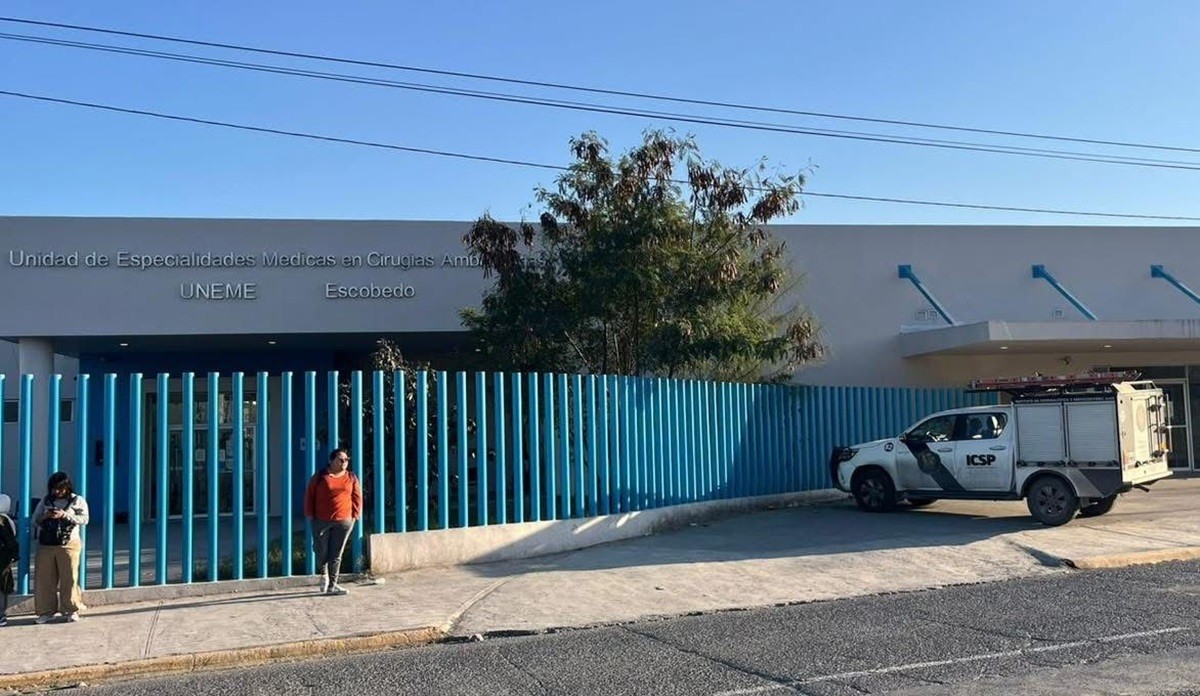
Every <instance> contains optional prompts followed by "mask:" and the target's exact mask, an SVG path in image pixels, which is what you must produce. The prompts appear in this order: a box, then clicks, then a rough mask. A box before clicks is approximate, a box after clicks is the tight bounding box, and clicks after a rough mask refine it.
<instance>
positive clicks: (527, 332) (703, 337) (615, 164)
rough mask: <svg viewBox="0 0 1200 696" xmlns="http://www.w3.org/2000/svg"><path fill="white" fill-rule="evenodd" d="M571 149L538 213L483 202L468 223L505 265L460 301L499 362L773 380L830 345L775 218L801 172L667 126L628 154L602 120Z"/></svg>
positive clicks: (491, 269) (490, 256) (477, 240)
mask: <svg viewBox="0 0 1200 696" xmlns="http://www.w3.org/2000/svg"><path fill="white" fill-rule="evenodd" d="M571 152H572V154H573V156H574V159H575V161H574V163H573V164H572V165H571V166H570V167H569V168H568V169H567V170H566V171H565V172H564V173H563V174H562V175H561V176H560V177H559V178H558V180H557V185H556V186H555V187H554V188H552V189H545V188H540V189H538V190H537V192H536V198H537V201H538V203H539V204H541V206H542V207H543V209H544V211H543V212H542V213H541V215H540V218H539V220H538V222H537V223H536V224H534V223H529V222H525V223H522V224H521V225H519V226H516V227H513V226H509V225H506V224H503V223H501V222H498V221H496V220H493V219H492V218H490V217H488V216H484V217H482V218H480V219H479V220H477V221H476V222H475V224H474V225H473V226H472V227H471V229H470V230H469V231H468V233H467V234H466V235H465V236H464V239H463V241H464V243H465V244H466V246H467V247H468V248H469V249H470V250H471V251H472V252H473V253H476V254H479V255H480V257H481V258H482V264H483V268H484V272H485V274H487V275H488V276H489V277H495V285H494V286H493V287H492V288H491V289H490V290H489V291H488V292H487V293H486V294H485V296H484V298H483V302H482V304H481V306H480V308H478V309H474V308H473V309H467V310H463V313H462V316H463V319H464V322H465V323H466V325H467V326H468V328H470V329H471V331H472V333H473V335H474V336H475V338H476V339H477V342H478V345H479V348H480V351H481V357H482V358H483V359H484V360H485V362H486V363H487V364H488V365H489V366H490V367H494V368H501V369H512V370H541V371H564V372H568V371H571V372H573V371H582V372H594V373H609V374H625V375H661V376H667V377H702V378H713V379H736V380H756V379H767V380H771V379H781V378H786V377H788V376H790V375H791V374H792V373H793V372H794V371H795V370H796V369H797V368H798V367H799V366H801V365H803V364H805V363H808V362H811V361H814V360H817V359H819V358H820V357H821V356H822V354H823V348H822V345H821V343H820V340H819V335H818V334H819V331H818V326H817V324H816V321H815V320H814V318H813V317H812V316H811V315H810V314H809V313H808V312H807V311H806V310H805V308H804V307H803V306H802V305H800V304H799V303H798V302H797V301H795V296H794V290H795V288H796V286H797V284H798V281H799V279H798V278H796V277H793V276H792V274H791V271H790V264H789V263H788V260H787V259H786V258H785V256H784V254H785V248H784V244H783V243H782V242H778V241H775V240H773V239H772V238H771V236H770V233H769V231H768V228H767V225H768V223H770V222H771V221H772V220H775V219H778V218H780V217H783V216H786V215H789V214H791V213H794V212H795V211H796V210H798V209H799V206H800V202H799V198H798V196H799V193H800V188H801V186H802V185H803V183H804V180H803V177H802V175H800V174H795V175H770V174H767V172H766V166H765V164H763V163H760V164H759V165H758V167H756V168H754V169H733V168H726V167H722V166H721V165H719V164H717V163H716V162H711V161H706V160H704V159H703V158H702V157H701V156H700V153H699V150H698V148H697V146H696V144H695V142H694V140H693V139H692V138H690V137H686V138H685V137H676V136H673V135H671V134H667V133H664V132H661V131H650V132H647V133H646V134H645V137H644V140H643V142H642V143H641V144H640V145H639V146H637V147H635V148H633V149H632V150H630V151H629V152H626V153H625V154H623V155H621V156H620V157H617V158H614V157H612V156H611V155H610V154H609V149H608V144H607V143H606V141H604V140H603V139H601V138H600V137H599V136H597V135H596V134H594V133H588V134H584V135H582V136H580V137H578V138H575V139H573V140H572V141H571ZM677 177H678V178H677Z"/></svg>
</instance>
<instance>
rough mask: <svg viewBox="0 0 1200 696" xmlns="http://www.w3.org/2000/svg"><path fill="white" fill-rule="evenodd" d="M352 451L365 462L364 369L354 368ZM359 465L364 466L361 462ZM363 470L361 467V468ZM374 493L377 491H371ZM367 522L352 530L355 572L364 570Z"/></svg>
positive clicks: (364, 499)
mask: <svg viewBox="0 0 1200 696" xmlns="http://www.w3.org/2000/svg"><path fill="white" fill-rule="evenodd" d="M350 451H351V452H352V460H351V461H354V460H357V461H359V462H365V461H366V457H364V456H363V374H362V370H353V371H352V372H351V373H350ZM359 466H364V464H360V465H359ZM359 471H361V469H360V470H359ZM358 478H359V480H358V483H359V486H360V487H362V488H366V485H365V484H366V481H365V480H364V478H365V477H363V476H359V477H358ZM370 492H371V494H372V495H374V494H375V493H376V492H375V491H370ZM366 493H367V491H365V490H364V491H363V495H364V498H363V501H362V502H363V510H362V515H363V517H364V518H365V517H366V502H367V501H366V498H365V496H366ZM365 524H366V520H365V519H359V520H358V522H357V523H355V525H354V530H353V531H352V532H351V542H350V567H351V568H353V569H354V572H355V573H361V572H362V570H363V526H364V525H365Z"/></svg>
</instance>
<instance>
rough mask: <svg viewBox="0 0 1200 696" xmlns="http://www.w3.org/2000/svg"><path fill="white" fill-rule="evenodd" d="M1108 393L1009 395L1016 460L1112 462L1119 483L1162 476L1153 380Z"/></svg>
mask: <svg viewBox="0 0 1200 696" xmlns="http://www.w3.org/2000/svg"><path fill="white" fill-rule="evenodd" d="M1112 390H1113V391H1112V392H1111V393H1100V394H1086V395H1062V394H1049V395H1040V394H1039V395H1024V396H1014V399H1013V403H1014V410H1015V411H1016V414H1015V416H1016V422H1017V461H1016V464H1017V466H1018V467H1021V466H1067V467H1082V468H1094V467H1106V468H1107V467H1113V468H1119V469H1120V471H1121V480H1122V482H1123V483H1127V484H1133V485H1137V484H1140V483H1143V482H1145V481H1151V480H1156V479H1158V478H1162V477H1163V476H1167V475H1169V473H1170V470H1169V469H1168V467H1167V458H1166V454H1167V451H1168V450H1169V448H1170V446H1169V443H1168V434H1169V432H1170V431H1169V429H1168V428H1167V422H1166V414H1167V405H1166V401H1165V397H1164V396H1163V393H1162V391H1161V390H1159V389H1156V388H1154V385H1153V383H1152V382H1119V383H1117V384H1114V385H1112Z"/></svg>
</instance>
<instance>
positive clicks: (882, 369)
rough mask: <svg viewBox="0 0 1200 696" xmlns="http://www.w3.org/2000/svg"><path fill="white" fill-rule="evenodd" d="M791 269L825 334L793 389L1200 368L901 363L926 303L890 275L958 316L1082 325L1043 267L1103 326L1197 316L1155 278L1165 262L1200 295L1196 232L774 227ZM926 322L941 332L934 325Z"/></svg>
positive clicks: (1037, 359) (1185, 360)
mask: <svg viewBox="0 0 1200 696" xmlns="http://www.w3.org/2000/svg"><path fill="white" fill-rule="evenodd" d="M774 233H775V235H776V236H777V238H779V239H782V240H784V241H786V243H787V246H788V251H789V252H790V253H791V254H792V256H793V257H794V258H795V265H796V268H797V269H799V270H800V271H801V272H803V273H804V274H805V276H806V284H805V286H804V287H803V288H802V289H801V291H800V296H801V298H802V299H803V300H804V301H805V302H806V303H807V304H808V306H809V307H811V308H812V309H813V311H814V312H815V314H816V316H817V318H818V319H819V320H820V321H821V323H822V324H823V326H824V329H825V337H826V340H827V344H828V346H829V348H830V353H831V354H830V357H829V359H828V360H827V361H825V362H824V363H823V364H822V365H820V366H817V367H813V368H810V369H807V370H805V371H803V372H802V373H801V375H800V376H799V381H802V382H808V383H814V384H844V385H894V386H902V385H918V384H945V385H961V384H962V382H963V381H965V380H966V379H969V378H974V377H979V376H985V375H986V374H992V373H1001V374H1009V373H1018V374H1019V373H1023V372H1027V371H1030V370H1041V371H1043V372H1052V373H1060V372H1064V371H1070V372H1075V371H1079V370H1082V369H1086V368H1087V367H1089V366H1090V364H1089V363H1094V364H1102V365H1107V364H1122V365H1167V364H1175V365H1179V364H1200V351H1197V352H1196V353H1194V354H1193V353H1190V352H1189V353H1175V354H1159V353H1150V354H1143V355H1124V354H1116V355H1113V354H1105V355H1099V356H1095V355H1093V356H1088V355H1077V356H1073V357H1072V364H1071V366H1069V369H1064V368H1066V367H1068V366H1064V364H1063V363H1062V362H1061V361H1060V358H1061V357H1062V356H1060V355H1044V356H1012V357H1009V356H1005V357H1004V358H1003V359H1001V358H1000V357H987V356H984V357H974V358H972V357H955V358H916V359H907V360H906V359H904V358H902V357H901V356H900V349H899V345H898V340H897V336H898V334H899V332H900V329H901V327H902V326H904V325H915V324H919V323H920V322H918V321H917V319H916V316H917V312H918V311H919V310H923V309H929V308H930V306H929V304H928V303H927V302H926V301H925V299H924V298H923V297H922V296H921V295H920V294H919V293H918V292H917V290H916V288H914V287H913V286H912V284H911V283H910V282H909V281H907V280H903V279H900V278H899V277H898V275H897V266H899V265H901V264H911V265H912V267H913V271H914V272H915V273H916V274H917V276H918V277H920V279H921V280H922V282H923V283H924V284H925V286H926V287H927V288H928V289H929V290H930V291H931V292H932V293H933V294H934V296H936V297H937V298H938V299H939V300H940V301H941V302H942V304H943V305H944V306H945V307H946V309H947V310H948V311H949V312H950V313H951V314H952V315H953V316H954V318H955V319H956V320H958V321H959V322H962V323H968V322H974V321H984V320H988V319H1002V320H1009V321H1053V320H1055V315H1054V312H1055V310H1056V309H1059V310H1063V315H1064V316H1063V317H1062V319H1063V320H1070V321H1078V320H1080V319H1082V318H1083V317H1082V315H1080V314H1079V312H1078V311H1077V310H1075V308H1074V307H1072V306H1071V305H1070V304H1069V303H1068V302H1067V300H1066V299H1064V298H1063V297H1062V296H1061V295H1059V294H1058V293H1057V292H1056V291H1055V290H1054V289H1053V288H1052V287H1051V286H1050V285H1049V283H1047V282H1046V281H1045V280H1041V279H1035V278H1033V277H1032V275H1031V270H1030V269H1031V266H1032V265H1033V264H1045V265H1046V267H1047V270H1049V271H1050V272H1051V273H1052V274H1053V275H1054V276H1055V277H1056V278H1057V279H1058V281H1059V282H1060V283H1062V284H1063V285H1064V286H1065V287H1066V288H1067V289H1068V290H1070V291H1071V292H1072V293H1073V294H1074V295H1075V296H1076V297H1078V298H1079V299H1080V301H1081V302H1083V304H1084V305H1085V306H1087V307H1088V308H1089V309H1091V311H1092V312H1094V313H1095V314H1096V315H1097V317H1098V318H1099V319H1101V320H1134V319H1184V318H1196V317H1200V304H1196V303H1195V302H1193V301H1192V300H1190V299H1189V298H1187V297H1186V296H1185V295H1184V294H1183V293H1181V292H1179V291H1178V290H1177V289H1175V288H1174V287H1172V286H1171V285H1169V284H1168V283H1167V282H1166V281H1164V280H1161V279H1157V278H1151V277H1150V266H1151V265H1152V264H1163V265H1164V266H1165V267H1166V270H1167V271H1169V272H1171V273H1173V274H1174V275H1175V276H1176V277H1177V278H1179V280H1180V281H1182V282H1183V283H1184V284H1186V285H1189V286H1190V287H1192V288H1193V289H1196V288H1200V267H1197V266H1196V265H1195V262H1194V261H1193V259H1200V230H1198V229H1195V228H1145V227H1138V228H1121V227H985V226H979V227H963V226H899V225H898V226H802V225H794V226H782V227H777V228H775V229H774ZM924 324H925V325H927V326H929V327H932V328H936V327H940V326H945V323H944V322H942V321H941V320H940V319H938V320H935V321H927V322H925V323H924Z"/></svg>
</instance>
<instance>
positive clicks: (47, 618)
mask: <svg viewBox="0 0 1200 696" xmlns="http://www.w3.org/2000/svg"><path fill="white" fill-rule="evenodd" d="M53 618H54V614H42V615H41V616H39V617H37V618H36V619H34V620H33V622H34V623H38V624H44V623H50V620H51V619H53Z"/></svg>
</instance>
